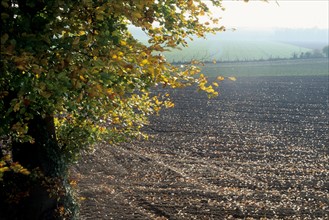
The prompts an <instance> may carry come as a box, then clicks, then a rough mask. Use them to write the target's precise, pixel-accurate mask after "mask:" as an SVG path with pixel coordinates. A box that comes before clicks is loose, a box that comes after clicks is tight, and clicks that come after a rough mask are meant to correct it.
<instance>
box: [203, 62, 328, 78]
mask: <svg viewBox="0 0 329 220" xmlns="http://www.w3.org/2000/svg"><path fill="white" fill-rule="evenodd" d="M202 73H203V74H205V75H206V76H208V77H217V76H235V77H239V76H326V75H327V76H329V60H328V58H319V59H299V60H276V61H259V62H222V63H221V62H218V63H216V64H213V63H206V64H205V65H204V66H203V67H202Z"/></svg>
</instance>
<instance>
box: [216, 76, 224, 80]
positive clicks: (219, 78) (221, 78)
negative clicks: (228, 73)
mask: <svg viewBox="0 0 329 220" xmlns="http://www.w3.org/2000/svg"><path fill="white" fill-rule="evenodd" d="M224 79H225V78H224V77H223V76H218V77H217V80H219V81H223V80H224Z"/></svg>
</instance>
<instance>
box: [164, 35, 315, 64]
mask: <svg viewBox="0 0 329 220" xmlns="http://www.w3.org/2000/svg"><path fill="white" fill-rule="evenodd" d="M306 52H312V50H311V49H308V48H305V47H300V46H296V45H292V44H288V43H281V42H275V41H241V40H240V41H239V40H236V41H233V40H231V41H230V40H220V41H219V40H215V39H210V40H200V39H197V40H195V41H192V42H190V43H189V47H186V48H183V49H182V50H178V49H175V50H172V51H170V52H164V53H163V54H164V56H165V57H166V59H167V60H168V61H169V62H189V61H191V60H193V59H195V60H200V61H212V60H216V61H246V60H268V59H288V58H291V57H293V55H294V54H296V55H297V56H299V55H300V54H301V53H306Z"/></svg>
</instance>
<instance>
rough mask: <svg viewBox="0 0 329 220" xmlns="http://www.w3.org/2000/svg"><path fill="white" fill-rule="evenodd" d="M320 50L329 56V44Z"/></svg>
mask: <svg viewBox="0 0 329 220" xmlns="http://www.w3.org/2000/svg"><path fill="white" fill-rule="evenodd" d="M322 52H323V53H324V54H325V55H326V57H329V45H328V46H325V47H324V48H323V49H322Z"/></svg>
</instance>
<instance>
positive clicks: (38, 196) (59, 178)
mask: <svg viewBox="0 0 329 220" xmlns="http://www.w3.org/2000/svg"><path fill="white" fill-rule="evenodd" d="M28 134H29V135H31V136H32V137H34V138H35V143H33V144H31V143H18V142H13V143H12V157H13V161H14V162H15V161H18V162H19V163H20V164H21V165H22V166H23V167H25V168H27V169H28V170H30V171H33V170H34V171H35V170H39V171H41V173H42V176H39V177H35V175H32V174H31V175H27V176H26V175H22V174H15V173H12V172H8V174H7V173H6V174H5V175H4V181H3V183H2V185H0V191H1V192H0V219H4V220H5V219H8V220H9V219H10V220H14V219H17V220H20V219H22V220H23V219H31V220H32V219H35V220H37V219H40V220H41V219H58V217H56V215H57V214H56V209H57V208H58V207H60V206H61V204H60V203H61V202H62V199H60V200H57V198H58V197H56V196H55V197H53V198H51V197H50V195H49V194H50V193H49V190H55V194H56V190H57V189H56V187H58V189H59V190H61V189H62V188H63V186H64V183H65V181H66V177H65V176H66V167H65V165H64V164H65V163H63V161H62V158H61V157H62V155H61V150H60V148H59V145H58V143H57V141H56V134H55V126H54V118H53V117H52V116H47V117H45V118H43V117H41V116H35V118H34V119H33V120H31V121H30V123H29V132H28ZM55 183H56V185H52V184H55Z"/></svg>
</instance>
